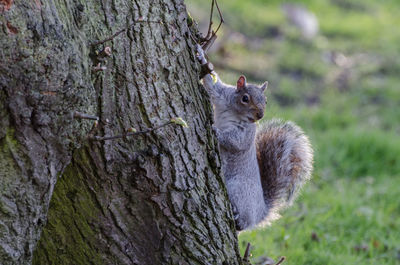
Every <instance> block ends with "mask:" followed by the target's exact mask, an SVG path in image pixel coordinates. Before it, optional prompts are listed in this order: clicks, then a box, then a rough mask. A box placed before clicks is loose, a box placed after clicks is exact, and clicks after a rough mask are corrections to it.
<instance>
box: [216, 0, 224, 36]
mask: <svg viewBox="0 0 400 265" xmlns="http://www.w3.org/2000/svg"><path fill="white" fill-rule="evenodd" d="M215 6H216V7H217V10H218V14H219V18H220V19H221V20H220V22H219V25H218V27H217V30H216V31H215V34H217V32H218V30H219V28H220V27H221V25H222V23H224V22H225V20H224V17H223V16H222V12H221V9H219V6H218V2H217V0H215Z"/></svg>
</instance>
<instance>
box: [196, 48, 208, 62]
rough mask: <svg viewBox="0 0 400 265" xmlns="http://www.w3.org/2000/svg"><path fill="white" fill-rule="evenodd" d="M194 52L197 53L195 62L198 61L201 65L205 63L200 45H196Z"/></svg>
mask: <svg viewBox="0 0 400 265" xmlns="http://www.w3.org/2000/svg"><path fill="white" fill-rule="evenodd" d="M196 51H197V54H196V57H197V60H199V62H200V63H201V64H205V63H207V59H206V56H205V54H204V51H203V48H201V46H200V44H196Z"/></svg>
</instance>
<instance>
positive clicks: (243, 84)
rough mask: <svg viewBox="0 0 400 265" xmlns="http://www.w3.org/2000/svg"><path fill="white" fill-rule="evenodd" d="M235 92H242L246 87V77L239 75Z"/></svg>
mask: <svg viewBox="0 0 400 265" xmlns="http://www.w3.org/2000/svg"><path fill="white" fill-rule="evenodd" d="M236 87H237V91H240V90H242V89H243V88H245V87H246V77H245V76H244V75H241V76H240V77H239V79H238V81H237V83H236Z"/></svg>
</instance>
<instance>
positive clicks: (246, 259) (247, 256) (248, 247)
mask: <svg viewBox="0 0 400 265" xmlns="http://www.w3.org/2000/svg"><path fill="white" fill-rule="evenodd" d="M250 247H251V245H250V243H247V247H246V250H245V252H244V256H243V260H244V261H245V262H249V256H250Z"/></svg>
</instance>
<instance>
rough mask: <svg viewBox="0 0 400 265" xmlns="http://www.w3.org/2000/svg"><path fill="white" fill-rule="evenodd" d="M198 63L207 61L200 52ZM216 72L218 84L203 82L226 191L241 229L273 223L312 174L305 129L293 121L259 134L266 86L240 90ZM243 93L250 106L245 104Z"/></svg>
mask: <svg viewBox="0 0 400 265" xmlns="http://www.w3.org/2000/svg"><path fill="white" fill-rule="evenodd" d="M199 60H200V61H202V62H204V61H205V58H204V54H202V51H201V50H200V51H199ZM213 74H214V75H215V77H216V83H214V82H213V79H212V77H211V76H210V75H206V76H205V77H204V78H203V84H204V87H205V88H206V89H207V91H208V92H209V94H210V97H211V101H212V103H213V105H214V125H213V129H214V131H215V133H216V136H217V139H218V142H219V147H220V153H221V158H222V170H223V172H224V175H225V181H226V188H227V191H228V196H229V199H230V201H231V204H232V209H233V211H234V216H235V221H236V226H237V229H238V230H243V229H250V228H253V227H254V226H256V225H258V224H261V223H269V222H270V221H271V220H273V219H275V218H277V216H278V211H279V210H280V209H282V208H284V207H285V206H287V205H290V203H291V202H292V201H293V199H294V198H295V195H296V194H298V191H299V190H300V188H301V186H302V185H303V184H304V183H305V181H306V180H308V179H309V178H310V176H311V171H312V159H313V152H312V148H311V145H310V142H309V141H308V138H307V137H306V136H305V135H304V133H303V131H302V130H301V129H300V128H299V127H298V126H296V125H295V124H293V123H291V122H286V123H285V122H282V121H280V120H272V121H269V122H266V123H264V124H263V125H262V126H261V128H260V129H259V130H257V136H256V124H255V123H254V121H255V120H258V119H259V117H260V112H262V113H263V112H264V108H265V102H266V100H265V96H264V89H265V87H266V85H267V84H266V83H264V84H263V85H262V86H256V85H251V84H246V86H245V88H244V89H237V88H235V87H234V86H231V85H227V84H224V83H223V82H222V81H221V80H220V79H219V77H218V75H217V74H216V73H213ZM245 94H246V95H248V96H249V97H250V98H251V101H250V102H251V104H241V101H240V100H241V98H242V97H243V95H245ZM257 114H258V115H257ZM261 117H262V115H261Z"/></svg>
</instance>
